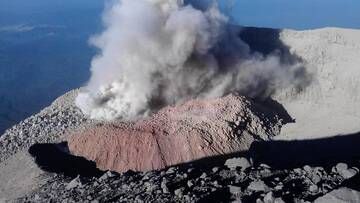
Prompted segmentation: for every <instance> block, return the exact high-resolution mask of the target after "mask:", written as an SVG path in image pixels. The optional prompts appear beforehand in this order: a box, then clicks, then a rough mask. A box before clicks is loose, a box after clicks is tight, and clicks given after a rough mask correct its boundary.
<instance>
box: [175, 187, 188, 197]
mask: <svg viewBox="0 0 360 203" xmlns="http://www.w3.org/2000/svg"><path fill="white" fill-rule="evenodd" d="M184 190H185V188H179V189H176V190H175V191H174V194H175V195H176V196H178V197H182V196H183V195H184Z"/></svg>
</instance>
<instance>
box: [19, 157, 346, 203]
mask: <svg viewBox="0 0 360 203" xmlns="http://www.w3.org/2000/svg"><path fill="white" fill-rule="evenodd" d="M235 158H236V159H237V160H238V159H245V158H244V157H235ZM231 160H234V158H231V159H227V160H224V162H223V164H222V165H221V164H219V165H217V166H216V168H217V170H213V168H209V167H201V166H194V165H192V164H186V165H182V166H177V167H171V168H167V169H162V170H155V171H148V172H132V171H128V172H125V173H115V172H106V173H104V175H103V176H101V177H99V178H96V177H92V178H84V177H76V178H75V179H70V178H68V177H65V176H63V175H56V174H54V175H53V179H52V180H49V181H48V182H47V183H46V184H45V185H44V186H42V187H41V188H39V189H38V190H36V191H34V192H33V193H31V194H28V195H26V196H24V197H23V198H21V199H19V201H21V202H23V201H27V202H49V201H52V202H61V201H63V200H66V201H67V202H92V201H98V202H207V201H209V200H212V201H216V200H219V201H223V202H229V201H238V202H240V200H241V201H243V202H267V203H268V202H269V203H270V202H271V203H272V202H306V201H314V200H316V199H317V198H319V197H321V196H324V195H325V194H327V193H328V192H331V191H333V190H334V189H336V188H338V187H339V186H341V184H342V183H343V182H344V181H345V180H346V179H345V178H344V177H343V176H342V175H341V174H339V173H338V172H335V171H332V170H331V169H332V168H331V167H327V168H326V169H323V168H321V167H311V166H307V167H304V168H300V169H299V168H295V169H281V170H280V169H272V168H269V166H267V165H265V164H260V165H258V166H254V165H251V166H250V167H249V168H248V169H247V170H245V171H244V170H242V168H240V167H237V168H235V169H233V168H231V169H229V168H228V167H227V166H226V165H225V163H226V162H229V161H231ZM305 169H306V170H305ZM315 176H316V178H317V180H316V181H313V179H314V177H315Z"/></svg>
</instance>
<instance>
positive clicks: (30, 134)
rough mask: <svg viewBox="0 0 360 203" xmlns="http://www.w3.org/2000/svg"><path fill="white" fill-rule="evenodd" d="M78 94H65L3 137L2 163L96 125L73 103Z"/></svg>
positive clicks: (0, 142)
mask: <svg viewBox="0 0 360 203" xmlns="http://www.w3.org/2000/svg"><path fill="white" fill-rule="evenodd" d="M77 94H78V90H73V91H70V92H68V93H66V94H65V95H63V96H61V97H59V98H58V99H57V100H55V101H54V102H53V104H52V105H51V106H49V107H47V108H45V109H43V110H42V111H41V112H39V113H38V114H35V115H33V116H30V117H29V118H27V119H25V120H24V121H21V122H20V123H18V124H16V125H15V126H13V127H12V128H10V129H8V130H6V131H5V132H4V134H2V135H0V163H1V162H3V161H4V160H5V159H7V158H8V157H9V156H11V155H13V154H15V153H16V152H18V151H19V150H22V149H27V148H29V147H30V146H31V145H33V144H35V143H53V142H59V141H60V140H63V138H62V135H64V134H66V133H67V132H70V131H72V130H74V129H80V128H81V126H86V125H89V124H91V123H93V122H94V121H92V120H89V119H87V118H85V117H84V116H83V114H82V113H81V111H80V110H79V109H78V108H77V107H75V106H74V104H73V100H74V98H75V97H76V95H77Z"/></svg>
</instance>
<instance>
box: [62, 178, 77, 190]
mask: <svg viewBox="0 0 360 203" xmlns="http://www.w3.org/2000/svg"><path fill="white" fill-rule="evenodd" d="M79 186H81V181H80V177H79V176H77V177H76V178H74V179H73V180H72V181H70V182H69V183H68V184H67V185H66V187H65V189H66V190H71V189H74V188H76V187H79Z"/></svg>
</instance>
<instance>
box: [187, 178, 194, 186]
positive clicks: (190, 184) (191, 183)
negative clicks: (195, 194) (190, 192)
mask: <svg viewBox="0 0 360 203" xmlns="http://www.w3.org/2000/svg"><path fill="white" fill-rule="evenodd" d="M193 185H194V182H193V181H192V180H188V181H187V186H188V187H189V188H191V187H192V186H193Z"/></svg>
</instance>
